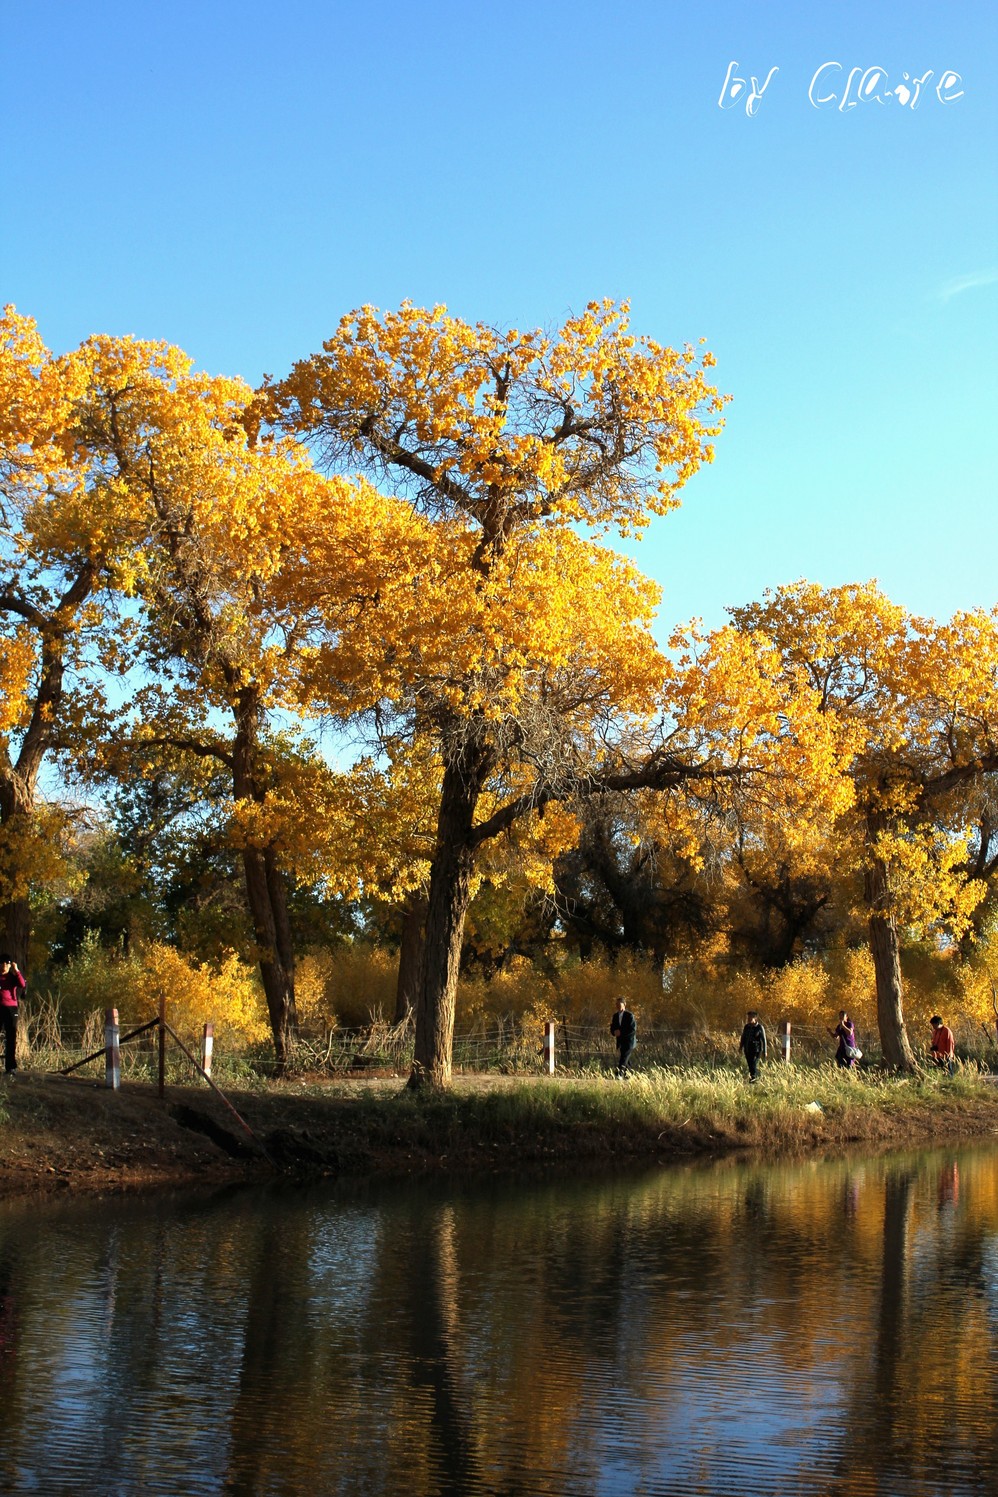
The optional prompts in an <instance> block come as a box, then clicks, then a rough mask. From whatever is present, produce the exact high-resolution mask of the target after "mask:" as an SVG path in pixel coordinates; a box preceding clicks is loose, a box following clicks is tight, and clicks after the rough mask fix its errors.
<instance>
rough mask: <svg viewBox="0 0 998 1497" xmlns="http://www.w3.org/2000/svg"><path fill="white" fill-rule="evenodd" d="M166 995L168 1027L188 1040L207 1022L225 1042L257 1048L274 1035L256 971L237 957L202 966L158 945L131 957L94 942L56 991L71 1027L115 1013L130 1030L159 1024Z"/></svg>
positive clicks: (88, 943)
mask: <svg viewBox="0 0 998 1497" xmlns="http://www.w3.org/2000/svg"><path fill="white" fill-rule="evenodd" d="M160 994H163V995H164V996H165V997H166V1002H167V1010H166V1018H167V1023H168V1024H170V1026H171V1027H172V1028H173V1029H175V1030H176V1031H177V1033H178V1034H180V1035H181V1037H182V1038H190V1037H191V1036H192V1035H194V1034H195V1033H196V1032H197V1031H198V1030H200V1028H201V1026H202V1025H203V1024H204V1023H205V1022H206V1021H210V1022H211V1023H213V1024H214V1026H215V1033H216V1035H218V1036H219V1037H220V1038H223V1039H224V1038H225V1037H226V1036H228V1037H229V1038H230V1039H237V1040H238V1041H240V1042H242V1043H248V1044H253V1043H256V1042H258V1041H260V1040H263V1039H265V1038H266V1037H267V1035H268V1034H269V1032H270V1026H269V1023H268V1020H267V1010H266V1005H265V1002H264V998H263V992H262V990H261V987H260V982H259V978H258V976H257V974H256V971H255V969H253V968H251V967H247V966H246V965H245V963H243V962H241V961H240V960H239V958H238V957H237V956H236V955H235V954H234V953H233V952H224V953H223V954H222V956H221V958H220V959H219V961H218V962H216V963H213V964H207V963H205V964H202V963H200V962H196V961H194V960H192V959H191V958H190V957H186V956H184V954H183V953H182V952H180V951H177V950H176V948H175V947H173V946H164V945H162V944H160V943H159V942H155V941H154V942H149V943H148V944H147V945H143V946H139V947H136V948H134V949H133V950H131V951H129V952H128V953H127V954H124V953H122V952H121V951H115V950H112V951H109V950H107V949H106V948H104V947H101V946H99V945H98V944H97V942H96V941H94V940H90V941H86V942H84V944H83V946H82V947H81V949H80V951H79V952H78V953H77V955H76V956H74V957H73V958H72V960H71V961H70V962H69V963H68V964H67V966H66V968H65V970H64V971H63V972H61V973H60V974H59V976H58V979H57V981H56V982H55V983H54V985H53V992H52V996H53V997H54V998H55V1000H56V1001H57V1003H58V1005H59V1010H60V1014H61V1016H62V1020H63V1022H64V1023H67V1022H68V1023H70V1024H74V1023H82V1022H83V1021H84V1019H85V1018H86V1016H87V1015H88V1014H90V1013H92V1012H93V1011H94V1010H95V1009H97V1010H103V1009H106V1008H116V1009H117V1010H118V1016H119V1019H120V1021H121V1024H122V1026H123V1027H128V1028H131V1027H134V1026H136V1025H139V1024H142V1023H144V1022H145V1021H146V1020H147V1019H153V1018H155V1017H156V1015H157V1014H158V1012H159V1001H160Z"/></svg>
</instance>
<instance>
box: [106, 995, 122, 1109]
mask: <svg viewBox="0 0 998 1497" xmlns="http://www.w3.org/2000/svg"><path fill="white" fill-rule="evenodd" d="M120 1033H121V1031H120V1029H119V1028H118V1010H117V1009H116V1008H108V1009H105V1011H104V1085H105V1086H108V1087H110V1088H111V1089H112V1091H117V1090H118V1088H119V1087H120V1086H121V1051H120V1049H119V1048H118V1036H119V1035H120Z"/></svg>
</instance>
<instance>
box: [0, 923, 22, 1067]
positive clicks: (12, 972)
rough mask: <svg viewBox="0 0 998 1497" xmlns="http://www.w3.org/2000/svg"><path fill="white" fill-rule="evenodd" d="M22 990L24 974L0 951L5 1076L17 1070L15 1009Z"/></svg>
mask: <svg viewBox="0 0 998 1497" xmlns="http://www.w3.org/2000/svg"><path fill="white" fill-rule="evenodd" d="M23 992H24V974H23V973H22V972H21V971H20V970H19V969H18V965H17V963H16V962H15V960H14V958H13V957H12V956H9V955H8V954H7V952H6V951H5V952H3V953H0V1021H2V1023H3V1069H4V1075H5V1076H12V1075H13V1074H14V1072H15V1071H16V1070H17V1009H18V1002H19V1000H20V996H21V994H22V993H23Z"/></svg>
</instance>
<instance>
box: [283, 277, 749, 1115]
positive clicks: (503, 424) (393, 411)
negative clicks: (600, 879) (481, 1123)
mask: <svg viewBox="0 0 998 1497" xmlns="http://www.w3.org/2000/svg"><path fill="white" fill-rule="evenodd" d="M712 362H713V361H712V359H711V357H710V355H709V354H703V355H699V354H698V353H697V352H696V350H694V349H692V348H689V347H687V348H686V349H684V350H683V351H681V352H679V351H675V350H672V349H668V348H663V347H662V346H661V345H659V344H657V343H655V342H653V341H652V340H651V339H648V338H642V339H638V338H635V337H633V336H632V335H631V334H630V333H629V331H628V327H627V319H626V308H621V307H616V306H614V305H612V304H611V303H609V302H603V303H594V304H591V305H590V306H589V307H588V308H587V309H586V311H585V312H584V313H583V314H582V315H580V316H578V317H574V318H571V319H570V320H569V321H568V322H566V323H565V325H564V326H563V327H562V328H561V329H560V330H559V331H558V332H556V333H555V334H552V335H550V336H548V335H546V334H544V333H542V332H539V331H535V332H527V333H523V332H519V331H516V330H512V331H497V330H495V329H492V328H489V327H485V326H483V325H482V324H477V325H475V326H472V325H470V324H468V323H465V322H463V321H460V320H459V319H457V318H452V317H449V316H448V315H447V314H446V312H445V310H444V309H442V308H436V309H434V310H433V311H424V310H421V309H418V308H414V307H411V306H409V305H405V306H403V307H402V308H401V309H400V310H399V311H398V312H393V313H388V314H385V315H383V316H382V315H379V314H377V313H376V312H374V311H373V310H372V309H370V308H366V309H363V310H362V311H360V312H357V313H354V314H351V315H350V316H349V317H346V318H344V319H343V321H342V322H341V324H340V326H339V328H338V330H337V331H336V333H335V334H334V336H333V337H332V338H330V339H329V340H328V342H326V343H325V344H324V345H323V350H322V352H320V353H317V354H315V355H314V356H312V357H311V358H308V359H305V360H303V361H302V362H300V363H299V364H297V365H295V367H294V369H293V370H292V372H291V373H290V375H289V376H288V377H287V378H286V379H284V380H282V381H280V382H279V383H272V382H271V383H268V384H267V385H266V386H265V388H264V389H263V390H262V391H261V395H260V400H259V402H258V407H257V414H258V416H259V419H260V421H261V422H266V423H269V425H270V426H271V427H274V428H277V429H286V430H290V431H292V432H294V433H295V434H298V435H301V436H304V437H306V438H307V439H308V440H309V441H310V442H311V443H312V445H313V448H314V450H316V451H317V452H318V454H319V455H320V457H321V459H322V460H323V461H325V462H326V463H327V464H330V465H333V466H337V467H345V466H351V465H352V466H356V465H357V464H361V465H362V466H364V467H365V468H366V469H367V470H368V471H370V472H373V473H374V474H376V475H378V476H379V477H381V478H383V479H386V480H389V481H390V482H391V483H392V485H393V486H395V488H396V489H397V490H398V491H399V492H400V494H401V495H402V496H404V497H408V498H409V499H410V500H411V502H412V504H413V507H414V509H415V510H416V511H417V512H418V513H419V514H421V515H422V516H425V518H426V523H427V535H428V537H429V538H430V542H431V544H430V546H429V550H428V553H427V556H426V558H425V564H424V568H423V571H422V573H421V574H420V575H419V576H414V577H413V583H412V595H411V599H410V601H409V604H408V606H404V605H403V604H402V602H401V600H400V599H397V600H396V606H395V611H394V612H393V614H392V616H391V617H390V618H387V617H386V618H385V619H384V622H383V623H382V624H381V628H382V636H381V638H378V637H377V626H376V619H375V617H374V615H372V616H371V617H369V619H368V621H367V622H368V624H369V625H374V626H375V627H374V628H373V629H369V632H368V634H367V638H366V647H367V649H368V652H369V659H370V661H371V666H372V670H376V672H377V673H379V674H380V680H381V699H382V700H381V704H380V711H381V713H382V717H383V719H384V720H386V721H388V722H389V723H390V726H391V730H392V731H393V732H394V733H395V734H397V735H402V734H406V733H408V734H409V735H411V736H414V737H415V736H421V737H429V738H430V739H431V740H432V741H433V743H434V745H435V747H436V750H437V752H438V754H439V758H440V762H441V765H442V775H441V782H440V793H439V801H438V805H437V810H436V817H435V822H436V829H435V838H434V848H433V855H432V858H431V862H430V875H429V891H428V899H427V914H426V923H425V933H424V951H423V965H422V973H421V977H420V984H419V996H418V1000H417V1004H416V1041H415V1046H416V1048H415V1062H414V1067H413V1073H412V1076H411V1078H410V1081H411V1084H412V1085H416V1086H419V1085H423V1084H429V1085H432V1086H438V1087H439V1086H445V1085H447V1084H448V1082H449V1080H450V1073H451V1047H452V1038H453V1026H454V998H455V989H456V982H457V974H458V962H459V957H460V950H461V936H462V931H463V927H464V920H465V916H466V913H467V909H468V903H469V898H470V893H471V886H472V876H473V870H474V867H475V860H476V857H477V855H478V853H479V850H480V849H481V848H482V847H483V846H484V845H485V844H486V843H487V842H489V841H490V840H491V839H492V838H494V837H496V836H498V835H499V834H501V833H503V832H505V831H506V830H507V828H509V827H510V826H512V825H513V824H514V823H515V822H517V821H519V820H520V819H521V818H524V817H527V816H529V815H531V814H532V813H534V812H536V811H538V810H540V809H541V808H543V807H546V806H549V805H551V804H552V803H554V802H559V801H563V800H566V799H569V798H571V797H573V796H591V795H594V794H599V793H602V792H606V791H610V790H629V789H634V788H637V787H640V786H654V787H657V788H669V787H673V788H674V787H678V786H682V785H692V784H694V783H701V784H707V783H708V782H710V783H712V784H713V783H715V782H716V780H717V778H718V777H719V776H724V775H728V776H735V775H737V774H739V773H741V772H742V770H743V768H744V764H743V763H742V759H743V757H744V744H745V742H746V740H745V739H744V738H743V740H742V744H741V747H739V746H737V745H736V746H734V747H733V752H731V753H730V754H728V755H727V756H726V755H725V754H723V753H721V752H720V751H718V749H717V745H718V743H719V739H717V738H715V739H714V740H713V748H711V749H710V751H709V752H706V753H703V754H701V753H700V751H699V746H698V744H697V743H696V742H695V741H694V739H695V735H694V736H690V735H688V734H687V736H685V737H684V736H683V732H684V731H685V730H684V729H683V728H682V727H681V726H680V724H681V723H683V722H685V721H686V720H688V719H689V718H690V717H691V710H692V709H694V708H695V707H696V705H697V704H698V696H697V691H696V690H693V689H689V690H687V692H686V698H685V699H684V700H680V699H679V698H678V697H677V699H676V701H675V702H674V703H673V707H672V708H670V710H669V713H667V714H666V716H667V717H668V726H667V727H664V728H659V729H658V730H656V726H655V724H656V720H657V718H658V717H659V716H660V715H661V712H662V707H661V692H662V683H663V680H664V679H665V678H666V677H667V675H668V673H669V667H668V664H667V662H666V660H665V659H664V657H663V656H662V654H661V653H660V651H659V650H658V649H657V647H656V645H655V643H654V641H653V638H652V635H651V633H650V629H649V623H650V619H651V615H652V612H653V609H654V606H655V602H656V601H657V596H656V593H655V590H654V588H653V587H652V586H651V585H650V584H649V583H648V582H647V581H646V579H644V578H642V577H641V576H640V574H639V573H638V572H637V571H636V570H635V569H634V568H633V567H632V566H631V565H630V564H629V563H627V562H626V561H624V560H623V559H621V558H620V557H619V556H615V555H614V554H613V553H611V552H610V551H609V550H607V549H606V547H605V546H604V545H603V544H602V543H601V537H602V535H604V534H605V533H606V532H607V531H608V530H613V529H615V530H618V531H634V530H639V529H640V528H642V527H643V526H644V525H646V524H647V523H648V521H649V519H650V518H651V516H652V515H654V514H662V513H664V512H665V511H667V510H668V509H670V508H672V507H673V506H674V505H675V504H676V503H677V494H678V491H679V489H680V487H681V486H682V484H683V483H684V482H686V481H687V479H689V478H690V477H691V476H692V475H693V473H695V472H696V470H697V468H698V467H699V466H700V464H701V463H703V462H705V461H708V460H709V459H710V457H711V455H712V451H711V446H710V439H711V438H712V437H713V436H714V435H715V434H716V432H717V431H718V429H719V415H720V411H721V407H722V404H723V401H722V398H721V397H720V396H719V395H718V394H717V392H716V390H715V389H714V388H713V386H711V385H710V384H709V383H708V380H707V375H706V371H707V370H708V369H709V367H710V365H711V363H712ZM578 526H584V527H585V529H586V534H585V535H581V534H580V533H579V531H578V529H576V528H575V527H578ZM376 612H377V611H376ZM336 650H337V652H341V651H342V641H341V640H340V639H339V638H337V640H336ZM318 667H321V659H320V660H318V661H317V672H316V676H315V681H316V683H317V684H316V688H315V689H316V692H317V693H318V694H320V695H321V690H322V688H321V685H320V684H318V683H319V682H320V681H321V670H320V669H319V668H318ZM746 669H747V670H748V671H749V672H751V670H752V669H753V667H752V666H751V665H749V666H747V667H746ZM334 674H335V673H334ZM681 676H682V672H677V673H675V679H676V681H677V682H678V681H679V680H680V678H681ZM684 689H685V688H684ZM335 696H336V693H335V692H334V691H330V700H335ZM715 705H716V704H715ZM767 710H768V709H767ZM692 715H695V712H692ZM708 715H709V714H708ZM709 736H710V734H709V730H707V731H706V732H705V734H703V735H701V739H702V744H703V745H704V746H706V744H707V740H708V738H709ZM730 746H731V745H729V747H730Z"/></svg>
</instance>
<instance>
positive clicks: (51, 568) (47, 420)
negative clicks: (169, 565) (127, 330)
mask: <svg viewBox="0 0 998 1497" xmlns="http://www.w3.org/2000/svg"><path fill="white" fill-rule="evenodd" d="M107 346H108V348H109V349H110V348H112V347H113V348H114V349H115V351H116V356H117V357H118V359H119V360H120V363H121V367H122V369H124V368H125V367H126V366H127V365H129V363H130V361H131V362H134V361H135V360H138V362H139V363H142V364H149V365H150V367H151V368H152V369H153V370H154V377H160V376H161V375H162V374H163V373H164V372H165V371H164V366H163V365H162V363H161V359H162V353H161V350H160V349H159V348H158V346H152V345H150V346H149V347H148V348H147V349H146V350H145V351H144V352H143V353H141V354H138V353H137V352H136V350H135V348H134V347H133V346H131V345H128V344H127V343H125V342H122V341H120V340H119V341H118V342H112V341H111V340H108V345H107ZM94 380H95V368H94V359H93V357H92V352H91V350H89V349H88V348H87V347H83V348H80V349H77V350H75V351H73V352H72V353H69V354H66V355H63V356H60V357H56V356H54V355H53V354H52V353H51V352H50V351H49V350H48V349H47V348H46V347H45V345H44V343H43V342H42V339H41V337H40V335H39V333H38V330H37V328H36V325H35V324H34V322H32V321H31V319H30V318H27V317H23V316H19V315H18V314H17V312H16V311H15V310H14V309H13V308H12V307H7V308H6V309H5V311H4V313H3V316H2V317H0V939H2V941H3V945H4V946H5V947H6V948H7V949H9V950H10V951H11V952H12V953H13V954H14V955H15V956H16V957H17V958H18V960H19V961H20V962H24V961H25V960H26V958H27V953H28V941H29V937H30V930H31V913H30V898H29V896H30V892H31V890H32V888H37V887H38V886H39V885H43V884H44V883H45V881H46V879H48V878H50V877H58V876H59V874H60V872H61V871H62V860H61V858H60V855H59V851H58V844H59V839H58V837H57V835H55V833H56V830H57V828H56V827H55V826H54V825H53V820H52V818H53V816H55V817H56V819H58V810H57V808H54V807H52V806H49V807H43V806H42V805H41V804H40V802H39V777H40V775H41V772H42V767H43V765H44V763H45V761H46V759H47V758H51V757H52V756H53V755H57V756H62V757H63V758H64V759H65V758H67V757H68V756H71V755H72V754H74V753H75V752H77V751H78V750H80V749H81V748H82V747H84V746H85V745H86V744H87V743H88V742H92V741H93V739H94V737H95V736H96V735H99V734H100V732H101V731H102V730H103V727H102V725H103V721H104V716H105V697H104V692H103V687H102V678H103V676H104V674H105V673H106V672H107V671H112V672H113V671H115V670H116V669H117V667H118V665H119V663H120V651H119V646H118V635H119V633H120V630H121V629H122V627H123V625H122V621H121V619H120V618H118V619H115V617H114V612H115V602H116V600H117V599H119V598H120V597H121V596H122V595H124V594H127V593H128V592H131V591H133V590H134V586H135V581H136V574H137V556H138V554H139V550H138V548H139V542H140V540H141V536H142V534H143V531H142V517H141V514H140V513H139V512H138V511H137V509H136V506H135V504H134V501H133V498H132V496H131V495H130V494H129V493H128V491H127V489H126V488H124V487H123V486H122V485H121V484H120V483H119V482H118V479H117V475H116V473H115V472H114V470H113V468H110V467H108V466H107V465H106V464H105V463H104V462H103V460H102V459H101V457H100V456H98V455H96V454H95V453H94V452H93V451H92V450H91V449H90V448H89V447H88V446H87V444H86V441H85V439H84V437H83V435H82V425H83V424H84V422H85V413H86V410H87V407H88V403H89V402H90V400H91V399H92V396H93V388H94Z"/></svg>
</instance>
